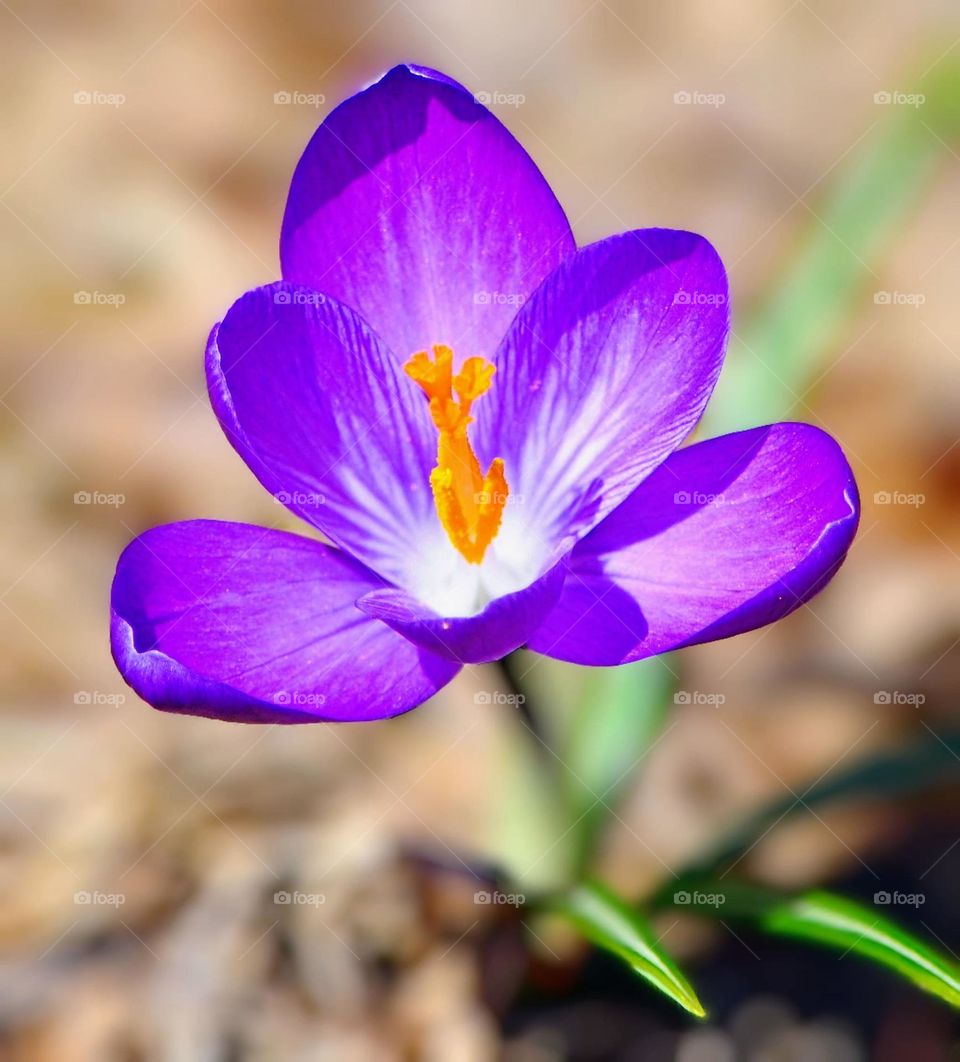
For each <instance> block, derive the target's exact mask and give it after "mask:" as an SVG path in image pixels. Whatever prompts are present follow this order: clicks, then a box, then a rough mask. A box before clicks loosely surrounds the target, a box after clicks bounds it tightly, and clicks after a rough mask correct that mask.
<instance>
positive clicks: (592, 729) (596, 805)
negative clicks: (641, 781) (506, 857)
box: [560, 657, 676, 867]
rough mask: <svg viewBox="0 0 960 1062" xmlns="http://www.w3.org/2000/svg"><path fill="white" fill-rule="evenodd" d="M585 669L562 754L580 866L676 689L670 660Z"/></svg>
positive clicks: (635, 769)
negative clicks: (565, 767) (583, 679)
mask: <svg viewBox="0 0 960 1062" xmlns="http://www.w3.org/2000/svg"><path fill="white" fill-rule="evenodd" d="M582 670H585V671H586V673H587V681H586V687H585V688H584V689H583V691H582V693H581V698H580V705H579V708H578V709H577V711H576V712H575V713H574V715H573V717H572V719H571V722H570V725H569V729H568V732H567V735H566V741H565V742H564V745H563V746H562V747H561V750H560V756H561V758H562V760H563V761H564V763H565V764H566V765H567V767H568V771H567V772H566V774H565V777H566V780H567V785H568V791H569V798H568V799H569V805H570V809H571V814H572V816H573V818H574V820H575V821H576V822H577V832H578V850H579V853H580V854H579V864H578V865H579V866H580V867H583V866H584V865H585V864H586V863H587V862H588V861H589V859H590V856H591V855H592V854H593V851H594V849H595V847H596V844H597V841H598V840H599V836H600V833H601V830H602V828H603V826H604V824H605V823H606V822H607V820H608V818H609V817H610V815H611V812H612V810H615V809H616V806H617V805H618V803H619V802H620V800H621V798H622V797H623V794H624V791H625V789H626V788H627V787H628V786H629V785H630V784H631V782H632V781H633V780H634V779H635V778H636V776H637V773H638V771H639V770H640V768H641V767H642V766H643V761H644V759H645V757H646V755H647V753H648V752H649V751H650V749H651V748H652V746H653V744H654V743H655V742H656V740H657V738H658V737H659V735H660V734H661V732H662V730H663V726H664V724H665V722H666V719H667V714H668V711H669V708H670V705H671V703H672V696H673V692H674V689H675V688H676V677H675V675H674V674H673V672H672V671H671V669H670V667H669V666H668V663H667V660H665V659H662V658H659V657H654V658H652V659H650V660H642V661H640V662H639V663H636V664H624V665H622V666H620V667H615V668H589V669H582Z"/></svg>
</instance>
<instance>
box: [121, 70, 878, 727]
mask: <svg viewBox="0 0 960 1062" xmlns="http://www.w3.org/2000/svg"><path fill="white" fill-rule="evenodd" d="M280 254H281V262H282V273H283V277H284V279H283V280H282V281H279V282H278V283H275V284H271V285H268V286H266V287H263V288H258V289H257V290H255V291H251V292H248V293H247V294H246V295H244V296H242V297H241V298H240V299H238V300H237V302H236V303H234V305H233V306H232V307H231V308H230V309H229V311H228V312H227V314H226V316H225V317H224V319H223V320H222V321H221V322H220V323H219V324H218V325H217V326H216V327H215V328H214V329H213V332H212V334H211V336H210V341H209V346H208V350H207V377H208V384H209V390H210V396H211V400H212V403H213V407H214V409H215V411H216V414H217V417H218V418H219V420H220V423H221V425H222V426H223V429H224V431H225V432H226V433H227V436H228V438H229V439H230V441H231V443H232V444H233V446H234V447H235V448H236V450H237V451H238V453H239V454H240V455H241V457H242V458H243V459H244V461H246V463H247V465H248V466H249V467H250V469H251V470H252V471H253V473H254V475H256V477H257V478H258V479H259V480H260V482H261V483H262V484H263V485H264V486H265V487H266V489H267V490H268V491H270V492H271V493H272V494H274V496H275V497H276V498H277V499H278V500H280V501H282V502H284V503H285V504H286V505H287V506H288V508H290V509H291V510H292V511H293V512H295V513H297V514H298V515H299V516H301V517H302V518H303V519H304V520H306V521H307V522H308V523H309V524H312V525H313V526H314V527H315V528H317V529H319V530H320V531H322V532H323V533H324V535H326V536H327V537H328V538H329V539H330V540H331V541H332V542H333V543H334V545H332V546H328V545H323V544H320V543H318V542H316V541H314V540H312V539H306V538H302V537H299V536H296V535H292V534H288V533H286V532H281V531H274V530H267V529H264V528H258V527H251V526H248V525H245V524H232V523H221V522H218V521H213V520H197V521H191V522H187V523H180V524H171V525H168V526H164V527H158V528H154V529H153V530H150V531H147V532H146V533H144V534H142V535H141V536H140V537H139V538H137V539H136V540H135V541H134V542H132V543H131V544H130V546H128V548H127V549H126V550H125V551H124V553H123V555H122V556H121V558H120V561H119V564H118V567H117V574H116V577H115V580H114V584H113V594H112V631H111V636H112V647H113V654H114V658H115V660H116V662H117V665H118V667H119V668H120V670H121V672H122V673H123V675H124V678H125V679H126V680H127V682H129V683H130V685H131V686H132V687H133V688H134V689H135V690H136V691H137V693H139V694H140V696H141V697H143V698H144V699H145V700H147V701H149V702H150V703H151V704H153V705H155V706H156V707H157V708H162V709H165V710H169V711H179V712H189V713H193V714H197V715H206V716H212V717H215V718H221V719H229V720H234V721H239V722H268V721H270V722H284V723H294V722H309V721H313V720H324V719H325V720H361V719H379V718H383V717H386V716H392V715H396V714H398V713H400V712H404V711H407V710H408V709H410V708H413V707H415V706H416V705H418V704H420V703H421V702H422V701H424V700H426V699H427V698H428V697H430V696H431V695H432V694H433V693H435V692H436V691H437V690H438V689H440V687H441V686H443V685H445V684H446V683H447V682H449V681H450V679H451V678H453V676H454V675H455V674H456V673H457V671H458V670H459V669H460V667H461V666H462V665H463V664H464V663H471V662H480V661H487V660H494V659H497V658H499V657H501V656H503V655H505V654H506V653H508V652H510V651H511V650H513V649H515V648H517V647H518V646H521V645H528V646H530V647H531V648H533V649H535V650H537V651H539V652H541V653H544V654H546V655H548V656H552V657H556V658H559V659H561V660H569V661H574V662H577V663H582V664H619V663H624V662H627V661H631V660H638V659H640V658H642V657H646V656H650V655H652V654H655V653H662V652H666V651H667V650H670V649H676V648H678V647H680V646H685V645H693V644H696V643H698V642H704V641H708V640H711V639H715V638H724V637H727V636H729V635H732V634H737V633H740V632H742V631H747V630H751V629H753V628H755V627H758V626H761V625H762V624H765V623H769V622H771V621H772V620H775V619H777V618H779V617H781V616H784V615H786V614H787V613H788V612H791V611H792V610H793V609H795V608H796V607H797V606H798V605H800V604H801V603H802V602H804V601H806V600H807V599H808V598H809V597H811V596H812V595H813V594H814V593H816V592H817V591H818V590H819V589H820V588H821V587H822V586H823V585H824V584H825V583H826V582H827V580H829V578H830V577H831V576H832V575H833V573H834V572H835V571H836V570H837V568H838V567H839V565H840V563H841V562H842V560H843V558H844V555H845V553H846V551H847V548H848V546H849V545H850V542H851V539H852V538H853V535H854V532H855V529H856V524H857V518H858V499H857V491H856V485H855V483H854V479H853V475H852V473H851V471H850V468H849V466H848V464H847V462H846V460H845V459H844V456H843V454H842V453H841V451H840V448H839V447H838V446H837V444H836V443H835V442H834V441H833V440H832V439H831V438H830V437H829V436H827V435H825V434H824V433H823V432H821V431H819V430H818V429H816V428H813V427H810V426H808V425H805V424H774V425H771V426H768V427H762V428H755V429H752V430H750V431H743V432H738V433H737V434H734V435H727V436H724V437H722V438H719V439H713V440H710V441H708V442H701V443H697V444H696V445H693V446H690V447H688V448H686V449H682V450H681V449H678V448H679V447H680V445H681V443H682V442H683V441H684V440H685V439H686V437H687V436H688V435H689V433H690V432H691V430H692V429H693V427H694V425H695V424H696V423H697V420H698V419H699V417H700V415H701V413H702V411H703V409H704V406H705V405H706V403H707V400H708V398H709V396H710V393H711V391H712V390H713V387H714V384H715V383H716V380H717V376H718V374H719V372H720V366H721V362H722V360H723V353H724V348H725V344H726V339H727V332H728V327H729V320H728V310H727V301H728V300H727V281H726V276H725V273H724V270H723V266H722V265H721V263H720V259H719V258H718V256H717V254H716V252H715V251H714V249H713V248H712V247H711V246H710V244H709V243H708V242H707V241H706V240H704V239H703V238H702V237H700V236H696V235H694V234H692V233H688V232H676V231H670V230H666V229H643V230H637V231H634V232H627V233H623V234H621V235H618V236H612V237H610V238H609V239H605V240H601V241H600V242H598V243H594V244H591V245H590V246H588V247H582V248H580V249H577V247H576V245H575V243H574V239H573V236H572V234H571V232H570V228H569V225H568V223H567V220H566V218H565V217H564V214H563V211H562V210H561V208H560V206H559V204H558V203H557V200H556V199H555V197H554V195H553V193H552V192H551V191H550V188H549V187H548V185H547V183H546V181H545V180H544V178H543V177H542V175H541V174H540V172H539V170H538V169H537V168H536V166H535V165H534V164H533V162H532V161H531V160H530V158H529V157H528V156H527V155H526V153H525V152H524V151H523V149H522V148H521V147H520V146H519V144H518V143H517V142H516V141H515V140H514V139H513V137H512V136H511V135H510V134H509V133H508V132H507V130H506V129H505V128H504V127H503V126H502V125H501V124H500V122H499V121H498V120H497V119H496V118H494V117H493V115H492V114H490V112H489V111H487V110H486V109H485V108H484V107H482V106H481V105H480V104H479V103H477V102H476V101H475V100H474V99H473V97H472V96H471V95H470V94H469V93H468V92H467V91H466V90H465V89H464V88H463V87H462V86H460V85H458V84H456V83H455V82H453V81H451V80H450V79H449V78H447V77H445V76H443V75H442V74H438V73H436V72H434V71H431V70H426V69H423V68H421V67H415V66H398V67H396V68H394V69H393V70H391V71H390V72H389V73H387V74H386V75H385V76H384V77H383V78H382V79H381V80H380V81H378V82H377V83H376V84H374V85H373V86H371V87H370V88H368V89H365V90H364V91H362V92H360V93H358V94H357V95H355V96H353V97H351V98H350V99H348V100H346V102H344V103H343V104H341V105H340V106H339V107H338V108H337V109H336V110H335V111H334V112H333V113H332V114H331V115H330V116H329V117H328V118H327V120H326V121H325V122H324V123H323V124H322V125H321V126H320V128H319V129H318V131H317V133H316V135H315V136H314V137H313V139H312V140H311V142H310V144H309V146H308V147H307V150H306V152H305V153H304V155H303V158H302V159H301V160H300V164H299V166H298V167H297V170H296V173H295V174H294V178H293V185H292V188H291V190H290V197H289V200H288V203H287V210H286V216H285V217H284V221H283V231H282V235H281V245H280Z"/></svg>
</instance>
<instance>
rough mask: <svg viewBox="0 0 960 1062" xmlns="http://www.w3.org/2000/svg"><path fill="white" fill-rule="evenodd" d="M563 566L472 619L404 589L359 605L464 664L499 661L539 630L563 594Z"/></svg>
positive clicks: (381, 593) (371, 596) (383, 592)
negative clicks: (439, 609) (444, 611)
mask: <svg viewBox="0 0 960 1062" xmlns="http://www.w3.org/2000/svg"><path fill="white" fill-rule="evenodd" d="M564 574H565V566H564V565H563V564H562V563H560V564H557V565H555V566H554V567H553V568H551V569H550V570H549V571H548V572H547V573H546V574H545V575H543V576H541V577H540V578H539V579H537V580H536V582H534V583H531V585H530V586H527V587H525V588H524V589H523V590H518V591H515V592H514V593H509V594H504V595H503V596H502V597H498V598H495V599H494V600H493V601H491V602H490V604H488V605H487V607H486V608H485V609H483V611H482V612H478V613H477V614H476V615H473V616H461V617H443V616H440V615H438V614H437V613H436V612H433V611H432V610H431V609H429V608H426V607H425V606H424V605H423V604H421V603H420V602H419V601H418V600H417V599H416V598H415V597H413V596H412V595H410V594H408V593H406V592H405V591H403V590H398V589H396V588H393V587H390V588H387V589H380V590H373V591H371V592H370V593H369V594H366V595H365V596H364V597H362V598H360V600H359V601H358V602H357V604H358V605H359V606H360V608H362V609H363V610H364V611H365V612H368V613H369V614H370V615H371V616H376V617H377V618H378V619H380V620H382V621H383V622H384V623H386V624H389V626H391V627H392V628H393V629H394V630H396V631H399V632H400V633H401V634H402V635H403V636H404V637H405V638H409V639H410V641H412V642H416V644H417V645H422V646H424V647H425V648H426V649H430V650H432V651H433V652H435V653H438V654H439V655H441V656H444V657H446V658H448V659H450V660H456V661H457V662H459V663H461V664H480V663H484V662H486V661H490V660H499V659H500V658H501V657H504V656H506V655H507V654H508V653H511V652H513V650H514V649H518V648H519V647H520V646H521V645H523V643H524V642H525V641H526V640H527V639H528V638H529V637H530V635H531V634H532V633H533V632H534V631H535V630H536V629H537V628H538V627H539V626H540V624H541V623H542V621H543V619H544V617H545V616H546V615H547V614H548V613H549V612H550V610H551V608H552V607H553V606H554V604H555V603H556V601H557V598H558V597H559V595H560V589H561V587H562V586H563V579H564Z"/></svg>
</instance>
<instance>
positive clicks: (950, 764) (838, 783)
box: [671, 730, 960, 887]
mask: <svg viewBox="0 0 960 1062" xmlns="http://www.w3.org/2000/svg"><path fill="white" fill-rule="evenodd" d="M958 756H960V731H957V730H950V731H945V732H944V733H943V734H938V735H937V736H936V737H929V736H926V735H925V736H924V737H922V738H920V739H918V740H916V741H913V742H911V743H909V744H907V745H904V746H900V747H898V748H896V749H886V750H884V751H882V752H879V753H877V754H875V755H872V756H869V757H865V758H864V759H861V760H858V761H856V762H854V763H852V764H851V765H850V766H849V767H846V768H842V769H839V770H837V771H833V772H830V773H829V774H828V776H827V777H825V778H824V779H822V780H821V781H819V782H817V783H816V784H815V785H814V786H812V787H811V788H810V789H808V790H806V791H805V792H804V793H803V794H802V796H803V801H802V802H798V801H797V799H796V798H795V797H794V796H793V795H790V796H789V797H784V798H782V799H779V800H776V801H774V802H772V803H770V804H768V805H766V806H765V807H763V808H761V809H760V810H759V811H758V812H756V813H754V814H752V815H750V816H749V818H747V819H746V820H742V821H740V822H739V823H737V824H736V825H735V826H734V827H733V829H732V830H730V831H729V832H726V831H724V832H723V833H722V834H721V835H720V836H719V837H718V839H717V841H716V843H715V844H714V845H713V847H712V848H711V849H710V850H709V851H707V852H706V853H705V854H703V855H702V856H700V857H698V858H697V859H696V860H695V861H694V862H693V863H692V864H690V865H689V866H687V867H686V868H685V869H684V870H683V872H682V874H681V876H682V877H694V878H708V877H712V876H714V875H715V874H717V873H718V871H719V868H720V867H722V866H723V865H724V864H729V863H730V862H731V861H733V860H736V857H737V856H738V855H740V853H741V852H743V851H745V850H746V849H747V848H749V847H751V845H753V844H754V843H755V841H756V839H757V838H758V837H762V836H764V835H765V834H767V833H768V832H769V831H770V830H771V829H772V828H773V827H774V826H776V825H777V824H778V823H780V822H781V821H785V820H786V819H787V818H788V817H789V816H791V815H795V814H797V813H798V812H800V813H803V812H805V811H807V809H809V808H817V807H820V806H822V805H824V804H831V803H835V802H837V801H841V800H843V801H846V802H848V803H849V802H851V801H855V800H861V801H862V800H872V799H877V798H890V797H903V796H909V795H910V794H912V793H915V792H919V791H921V790H923V789H929V788H930V787H931V786H936V785H939V784H940V783H942V782H943V780H944V779H945V778H947V777H952V776H955V774H956V767H957V757H958ZM671 887H672V886H671Z"/></svg>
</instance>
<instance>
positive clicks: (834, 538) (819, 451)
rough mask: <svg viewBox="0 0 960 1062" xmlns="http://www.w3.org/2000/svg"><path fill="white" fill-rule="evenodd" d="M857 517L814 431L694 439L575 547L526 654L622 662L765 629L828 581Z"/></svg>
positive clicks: (773, 429)
mask: <svg viewBox="0 0 960 1062" xmlns="http://www.w3.org/2000/svg"><path fill="white" fill-rule="evenodd" d="M858 518H859V499H858V495H857V488H856V483H855V482H854V478H853V473H852V472H851V470H850V466H849V465H848V464H847V461H846V459H845V458H844V456H843V453H842V451H841V450H840V447H839V446H838V445H837V444H836V442H834V440H833V439H831V438H830V436H829V435H826V434H825V433H824V432H822V431H820V430H819V429H817V428H813V427H811V426H809V425H807V424H774V425H772V426H769V427H764V428H754V429H751V430H750V431H743V432H737V433H736V434H734V435H724V436H722V437H720V438H718V439H711V440H709V441H707V442H702V443H698V444H697V445H695V446H691V447H689V448H687V449H684V450H681V451H679V452H678V453H675V454H674V455H673V456H672V457H671V458H670V459H669V460H668V461H667V462H666V463H665V464H663V465H662V466H661V467H660V468H658V469H657V471H656V472H654V473H653V475H651V476H650V478H649V479H648V480H646V482H645V483H644V484H643V485H642V486H641V487H639V488H638V489H637V490H636V491H635V492H634V493H633V494H631V495H630V497H629V498H628V499H627V500H626V501H625V502H624V503H623V504H622V505H621V506H620V507H619V508H618V509H616V510H615V511H614V512H613V513H611V515H610V516H608V517H607V519H606V520H604V522H603V523H602V524H600V525H599V526H598V527H597V528H595V529H594V530H593V531H592V532H591V533H590V534H589V535H588V536H587V537H586V538H585V539H583V540H582V541H581V542H579V543H578V544H577V546H576V547H575V549H574V551H573V554H572V556H571V558H570V569H569V572H568V574H567V578H566V581H565V583H564V589H563V593H562V595H561V597H560V601H559V602H558V604H557V606H556V608H555V609H554V610H553V612H551V613H550V615H549V616H548V617H547V619H546V621H545V622H544V624H543V626H542V627H541V628H540V629H539V630H538V631H537V633H536V634H535V635H534V637H533V638H532V639H531V641H530V647H531V648H533V649H536V650H537V651H538V652H541V653H545V654H546V655H548V656H554V657H558V658H559V659H561V660H569V661H573V662H574V663H578V664H620V663H626V662H628V661H631V660H639V659H641V658H642V657H646V656H653V655H655V654H657V653H663V652H667V651H668V650H670V649H677V648H679V647H681V646H684V645H695V644H697V643H699V642H707V641H713V640H715V639H717V638H726V637H729V636H730V635H732V634H740V633H742V632H743V631H749V630H753V629H754V628H756V627H761V626H763V625H764V624H766V623H771V622H772V621H774V620H776V619H780V618H781V617H782V616H785V615H787V614H788V613H789V612H792V611H793V610H794V609H795V608H797V607H798V606H799V605H801V604H802V603H803V602H804V601H806V600H808V599H809V598H810V597H812V596H813V595H814V594H815V593H816V592H817V591H818V590H820V589H821V588H822V587H823V586H824V585H825V584H826V583H827V581H828V580H829V579H830V578H831V576H832V575H833V573H834V572H835V571H836V570H837V568H838V567H839V566H840V564H841V562H842V561H843V558H844V556H845V555H846V552H847V548H848V547H849V545H850V542H851V541H852V539H853V536H854V532H855V531H856V527H857V520H858Z"/></svg>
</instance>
